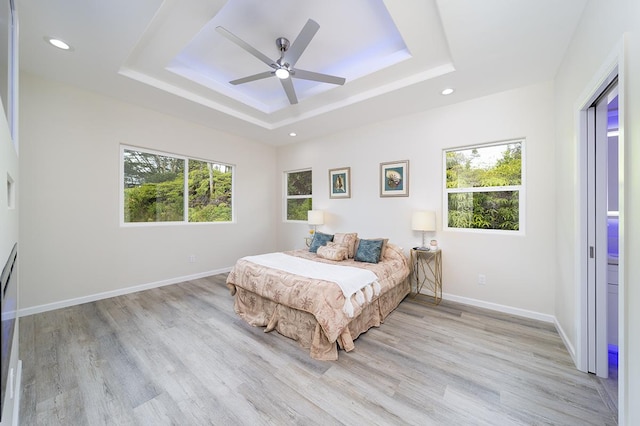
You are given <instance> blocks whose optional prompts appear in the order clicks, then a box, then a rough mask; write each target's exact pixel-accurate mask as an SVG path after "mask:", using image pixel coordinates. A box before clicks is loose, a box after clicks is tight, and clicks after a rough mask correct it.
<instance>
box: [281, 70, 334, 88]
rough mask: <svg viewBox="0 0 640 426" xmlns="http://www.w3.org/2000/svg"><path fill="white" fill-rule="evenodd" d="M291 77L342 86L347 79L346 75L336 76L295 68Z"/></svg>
mask: <svg viewBox="0 0 640 426" xmlns="http://www.w3.org/2000/svg"><path fill="white" fill-rule="evenodd" d="M291 77H293V78H300V79H302V80H313V81H320V82H322V83H331V84H338V85H340V86H342V85H343V84H344V82H345V81H346V79H345V78H344V77H336V76H335V75H329V74H321V73H319V72H313V71H306V70H299V69H295V70H294V72H293V74H291Z"/></svg>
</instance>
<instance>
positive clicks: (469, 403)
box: [20, 274, 617, 426]
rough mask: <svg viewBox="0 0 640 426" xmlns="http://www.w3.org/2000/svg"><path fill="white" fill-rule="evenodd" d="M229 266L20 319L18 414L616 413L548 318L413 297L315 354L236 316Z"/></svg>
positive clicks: (409, 417) (527, 419)
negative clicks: (349, 345)
mask: <svg viewBox="0 0 640 426" xmlns="http://www.w3.org/2000/svg"><path fill="white" fill-rule="evenodd" d="M225 278H226V275H225V274H222V275H216V276H212V277H208V278H203V279H199V280H195V281H189V282H185V283H182V284H176V285H171V286H167V287H162V288H157V289H153V290H147V291H144V292H139V293H135V294H130V295H125V296H119V297H115V298H111V299H107V300H102V301H98V302H93V303H87V304H83V305H79V306H74V307H70V308H65V309H60V310H56V311H52V312H46V313H42V314H37V315H32V316H28V317H24V318H21V319H20V354H21V358H22V360H23V368H24V371H23V390H22V399H21V413H20V416H21V424H22V425H74V426H75V425H91V426H95V425H334V424H335V425H339V424H346V425H396V424H398V425H399V424H411V425H615V424H617V414H616V412H615V411H614V408H613V407H612V406H611V404H610V403H608V402H606V401H607V398H606V391H605V390H604V387H603V385H602V384H601V383H600V381H599V380H598V379H597V378H595V377H594V376H592V375H588V374H584V373H581V372H579V371H577V370H576V369H575V368H574V366H573V363H572V362H571V359H570V357H569V355H568V353H567V351H566V349H565V348H564V346H563V344H562V341H561V339H560V337H559V336H558V334H557V332H556V331H555V329H554V327H553V326H552V325H550V324H547V323H542V322H538V321H533V320H528V319H523V318H519V317H514V316H509V315H505V314H501V313H496V312H492V311H486V310H482V309H479V308H474V307H469V306H465V305H460V304H456V303H452V302H447V301H443V302H442V304H440V305H439V306H432V305H430V304H428V303H426V301H425V300H421V298H420V297H419V298H418V299H412V298H410V297H408V298H407V299H405V301H403V302H402V304H401V305H400V306H399V307H398V309H396V311H394V312H393V313H392V314H391V315H390V316H389V318H387V320H386V321H385V323H384V324H383V325H382V326H381V327H379V328H374V329H372V330H369V331H368V332H367V333H365V334H363V335H362V336H360V338H358V340H356V342H355V343H356V349H355V350H354V351H353V352H350V353H345V352H343V351H340V352H339V359H338V361H334V362H323V361H315V360H313V359H311V358H310V357H309V353H308V350H304V349H302V348H300V347H299V346H298V344H297V343H296V342H294V341H292V340H290V339H287V338H285V337H283V336H281V335H279V334H277V333H276V332H272V333H264V332H263V329H262V328H255V327H251V326H249V325H247V324H246V323H245V322H244V321H242V320H241V319H240V318H239V317H238V316H237V315H236V314H235V313H234V312H233V301H232V298H231V296H230V295H229V292H228V290H227V288H226V286H225V285H224V282H225Z"/></svg>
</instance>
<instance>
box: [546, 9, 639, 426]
mask: <svg viewBox="0 0 640 426" xmlns="http://www.w3.org/2000/svg"><path fill="white" fill-rule="evenodd" d="M639 17H640V2H638V1H637V0H616V1H608V2H602V1H590V2H589V3H588V4H587V7H586V8H585V11H584V14H583V17H582V19H581V22H580V24H579V26H578V28H577V30H576V33H575V35H574V39H573V41H572V43H571V44H570V46H569V49H568V52H567V55H566V56H565V60H564V63H563V65H562V67H561V68H560V70H559V72H558V75H557V77H556V81H555V83H556V96H555V112H556V152H557V156H556V163H555V164H556V170H557V172H556V173H557V177H558V179H557V185H558V192H557V215H558V221H557V225H556V229H557V233H558V237H557V255H558V261H557V275H556V281H557V283H558V285H557V288H556V305H555V313H556V317H557V319H558V322H559V323H560V324H561V326H562V328H563V329H564V330H565V332H566V333H567V336H568V338H569V339H570V341H571V343H572V344H573V345H574V346H575V345H577V344H578V343H579V337H578V334H579V332H580V330H579V329H578V328H577V324H578V323H579V318H578V314H579V312H580V311H579V306H578V303H579V292H580V287H581V286H582V285H583V283H581V282H580V276H579V268H578V264H577V263H578V262H577V260H578V259H579V258H580V256H579V253H578V251H577V250H578V245H577V242H578V241H579V226H580V224H579V223H577V218H578V217H579V216H580V211H579V202H578V201H579V187H578V185H577V182H578V178H579V167H578V166H579V164H578V161H577V160H578V152H579V147H578V127H577V124H576V113H577V108H578V107H579V105H578V104H579V102H580V101H581V99H580V97H581V96H582V95H583V94H584V93H585V91H588V90H590V89H591V88H592V84H593V83H594V79H595V78H596V77H597V76H598V74H599V72H600V70H601V69H602V68H603V67H604V66H605V65H606V63H607V62H608V61H609V60H610V58H611V57H612V55H614V56H615V55H616V54H617V52H618V49H619V46H620V45H621V42H622V39H623V37H624V38H625V40H626V41H625V45H626V51H625V53H624V55H623V57H624V59H623V61H622V63H621V65H622V67H621V70H620V71H621V75H622V76H623V81H622V82H621V84H622V89H623V90H624V91H623V92H621V94H620V96H621V97H620V101H621V108H622V109H623V110H622V115H621V117H620V120H621V126H624V131H623V133H622V136H621V137H620V144H621V145H620V158H621V159H622V160H623V162H624V166H623V167H622V168H621V173H622V175H621V178H622V181H623V186H622V187H621V190H620V196H621V204H620V214H621V217H620V220H621V226H620V238H621V240H620V241H621V247H620V250H621V257H620V262H621V270H620V279H621V283H620V287H619V288H620V297H621V300H620V313H621V317H620V339H621V341H624V342H621V345H620V366H619V368H620V370H619V384H620V401H619V403H620V424H625V425H632V424H633V425H636V424H640V406H639V405H638V404H637V401H640V364H638V363H637V362H631V360H634V361H635V360H637V359H640V287H639V286H638V283H640V263H638V262H636V261H634V260H635V257H634V256H635V254H637V253H639V252H640V222H639V221H638V217H640V170H639V168H638V167H637V165H638V164H640V149H639V148H638V147H640V120H638V117H640V20H639V19H638V18H639Z"/></svg>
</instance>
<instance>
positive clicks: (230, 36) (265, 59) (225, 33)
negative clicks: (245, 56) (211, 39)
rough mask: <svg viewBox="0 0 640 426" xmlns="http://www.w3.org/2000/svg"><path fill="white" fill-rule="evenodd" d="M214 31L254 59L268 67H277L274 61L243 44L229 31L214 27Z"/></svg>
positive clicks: (245, 43)
mask: <svg viewBox="0 0 640 426" xmlns="http://www.w3.org/2000/svg"><path fill="white" fill-rule="evenodd" d="M216 31H217V32H219V33H220V34H222V35H223V36H225V37H226V38H227V39H229V40H231V41H232V42H234V43H235V44H237V45H238V46H240V47H242V48H243V49H244V50H246V51H247V52H249V53H251V54H252V55H253V56H255V57H256V58H258V59H260V60H261V61H262V62H264V63H265V64H267V65H269V66H270V67H271V68H276V67H277V65H276V64H275V61H273V60H272V59H271V58H269V57H268V56H267V55H265V54H263V53H262V52H260V51H259V50H258V49H256V48H254V47H253V46H251V45H250V44H249V43H247V42H245V41H244V40H242V39H241V38H239V37H238V36H236V35H235V34H233V33H232V32H230V31H229V30H227V29H225V28H223V27H216Z"/></svg>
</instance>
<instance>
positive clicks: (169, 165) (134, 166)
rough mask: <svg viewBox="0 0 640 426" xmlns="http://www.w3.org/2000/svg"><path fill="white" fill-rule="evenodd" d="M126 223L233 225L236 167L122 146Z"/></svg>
mask: <svg viewBox="0 0 640 426" xmlns="http://www.w3.org/2000/svg"><path fill="white" fill-rule="evenodd" d="M122 179H123V180H122V181H123V191H124V192H123V203H122V206H123V208H122V211H123V222H124V223H149V222H152V223H157V222H230V221H231V220H232V217H233V215H232V208H231V207H232V187H233V166H230V165H227V164H220V163H214V162H210V161H203V160H196V159H190V158H185V157H180V156H176V155H173V154H165V153H160V152H154V151H147V150H142V149H139V148H126V147H123V148H122Z"/></svg>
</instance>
